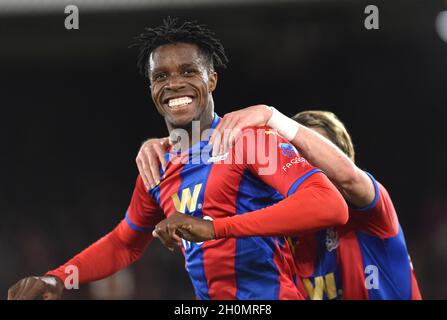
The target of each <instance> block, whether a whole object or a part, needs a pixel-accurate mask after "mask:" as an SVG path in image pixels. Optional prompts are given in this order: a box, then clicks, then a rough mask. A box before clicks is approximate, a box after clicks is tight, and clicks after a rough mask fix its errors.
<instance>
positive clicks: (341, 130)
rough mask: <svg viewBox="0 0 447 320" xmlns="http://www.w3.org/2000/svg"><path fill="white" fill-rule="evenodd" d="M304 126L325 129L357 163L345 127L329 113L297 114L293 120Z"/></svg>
mask: <svg viewBox="0 0 447 320" xmlns="http://www.w3.org/2000/svg"><path fill="white" fill-rule="evenodd" d="M292 119H293V120H295V121H297V122H298V123H300V124H302V125H303V126H306V127H309V128H321V129H324V130H325V131H326V133H327V135H328V137H329V140H331V141H332V142H333V143H334V144H335V145H336V146H337V147H339V148H340V149H341V150H342V151H343V152H344V153H345V154H346V155H347V156H348V157H349V158H350V159H351V160H352V161H355V152H354V145H353V144H352V139H351V136H350V135H349V133H348V130H346V127H345V125H344V124H343V123H342V122H341V121H340V119H338V118H337V116H336V115H335V114H334V113H332V112H329V111H321V110H308V111H303V112H299V113H297V114H296V115H295V116H293V118H292Z"/></svg>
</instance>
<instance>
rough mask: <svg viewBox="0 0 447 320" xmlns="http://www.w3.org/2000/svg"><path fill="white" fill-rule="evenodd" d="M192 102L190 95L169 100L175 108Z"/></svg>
mask: <svg viewBox="0 0 447 320" xmlns="http://www.w3.org/2000/svg"><path fill="white" fill-rule="evenodd" d="M191 102H192V99H191V98H190V97H181V98H176V99H171V100H169V102H168V104H169V107H171V108H173V107H179V106H183V105H187V104H189V103H191Z"/></svg>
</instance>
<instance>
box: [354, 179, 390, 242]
mask: <svg viewBox="0 0 447 320" xmlns="http://www.w3.org/2000/svg"><path fill="white" fill-rule="evenodd" d="M367 174H368V176H369V177H370V178H371V180H372V182H373V184H374V190H375V196H374V199H373V201H372V202H371V203H370V204H369V205H368V206H366V207H364V208H355V207H352V206H350V208H349V222H348V224H353V225H355V226H356V228H357V229H359V230H361V231H364V232H366V233H369V234H371V235H374V236H377V237H380V238H382V239H385V238H390V237H394V236H396V235H397V233H398V232H399V221H398V218H397V213H396V210H395V208H394V205H393V202H392V200H391V197H390V195H389V194H388V191H387V190H386V189H385V187H384V186H383V185H381V184H380V183H379V182H377V181H376V179H374V177H373V176H372V175H371V174H369V173H367Z"/></svg>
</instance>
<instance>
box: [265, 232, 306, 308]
mask: <svg viewBox="0 0 447 320" xmlns="http://www.w3.org/2000/svg"><path fill="white" fill-rule="evenodd" d="M275 242H276V250H275V255H274V257H273V261H274V262H275V264H276V266H277V267H278V271H279V279H278V280H279V299H280V300H304V296H303V295H302V294H301V292H300V291H298V289H297V287H296V286H295V283H294V282H293V280H292V279H293V275H294V274H296V268H295V264H294V262H293V257H292V252H291V251H290V248H289V245H288V244H287V242H286V243H284V245H283V248H282V249H281V248H280V246H279V243H278V240H275Z"/></svg>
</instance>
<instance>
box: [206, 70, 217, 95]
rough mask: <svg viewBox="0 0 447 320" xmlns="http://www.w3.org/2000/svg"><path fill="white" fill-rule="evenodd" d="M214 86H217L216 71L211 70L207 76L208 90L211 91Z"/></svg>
mask: <svg viewBox="0 0 447 320" xmlns="http://www.w3.org/2000/svg"><path fill="white" fill-rule="evenodd" d="M216 86H217V72H216V71H213V70H211V71H210V72H209V76H208V87H209V92H213V91H214V90H215V89H216Z"/></svg>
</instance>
